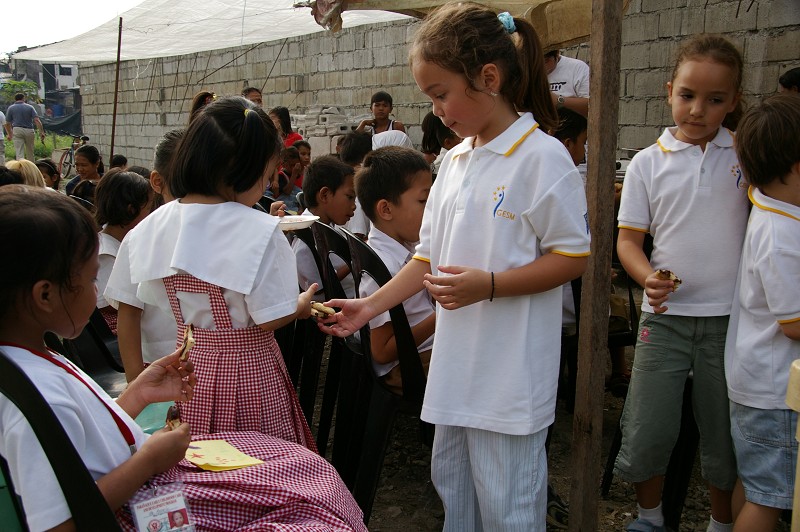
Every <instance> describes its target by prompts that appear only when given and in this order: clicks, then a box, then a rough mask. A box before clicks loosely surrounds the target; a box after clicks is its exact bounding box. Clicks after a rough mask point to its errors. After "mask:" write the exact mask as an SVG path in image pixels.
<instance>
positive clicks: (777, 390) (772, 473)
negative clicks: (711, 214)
mask: <svg viewBox="0 0 800 532" xmlns="http://www.w3.org/2000/svg"><path fill="white" fill-rule="evenodd" d="M736 154H737V155H738V157H739V162H740V164H741V169H742V172H743V173H744V177H745V178H746V179H747V182H748V183H749V184H750V189H749V197H750V201H751V203H752V204H753V208H752V210H751V212H750V220H749V222H748V225H747V232H746V234H745V240H744V247H743V250H742V261H741V266H740V268H739V280H738V283H737V289H736V297H735V299H734V306H733V309H732V312H731V323H730V327H729V328H728V338H727V342H726V346H725V370H726V378H727V382H728V398H729V399H730V416H731V435H732V436H733V443H734V450H735V453H736V461H737V465H738V468H737V469H738V473H739V480H738V481H737V483H736V487H735V488H734V492H733V516H734V520H735V521H734V530H735V531H738V530H747V531H756V532H757V531H761V530H764V531H767V530H774V529H775V525H776V524H777V522H778V518H779V517H780V513H781V510H782V509H789V508H791V507H792V496H793V491H794V473H795V468H796V464H797V441H796V440H795V433H796V430H797V415H796V414H795V413H794V412H793V411H792V410H790V409H788V408H787V407H786V403H785V402H784V400H785V398H786V389H787V383H788V378H789V368H790V367H791V364H792V361H794V360H795V359H796V358H798V356H800V284H798V283H797V272H798V271H800V223H798V222H800V96H798V95H796V94H790V93H786V94H781V95H778V96H775V97H773V98H769V99H768V100H765V101H764V102H763V103H761V105H759V106H757V107H755V108H753V109H751V110H750V111H749V112H748V114H747V115H746V116H745V117H744V118H743V119H742V121H741V122H740V124H739V128H738V130H737V135H736Z"/></svg>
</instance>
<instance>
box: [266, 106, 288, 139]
mask: <svg viewBox="0 0 800 532" xmlns="http://www.w3.org/2000/svg"><path fill="white" fill-rule="evenodd" d="M269 114H271V115H275V116H277V117H278V121H279V122H280V123H281V129H282V130H283V134H284V135H289V134H291V133H294V131H292V117H291V116H290V115H289V109H287V108H286V107H282V106H279V107H273V108H272V109H270V110H269Z"/></svg>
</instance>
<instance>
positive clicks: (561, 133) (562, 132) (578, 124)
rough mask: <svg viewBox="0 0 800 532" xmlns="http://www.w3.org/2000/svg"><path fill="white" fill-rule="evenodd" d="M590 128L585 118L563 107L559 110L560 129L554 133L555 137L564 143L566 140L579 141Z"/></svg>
mask: <svg viewBox="0 0 800 532" xmlns="http://www.w3.org/2000/svg"><path fill="white" fill-rule="evenodd" d="M588 127H589V123H588V122H587V120H586V117H585V116H583V115H582V114H580V113H576V112H575V111H573V110H571V109H567V108H565V107H562V108H561V109H559V110H558V129H556V130H555V131H554V132H553V136H554V137H555V138H557V139H558V140H560V141H562V142H563V141H565V140H566V139H571V140H573V141H577V140H578V136H579V135H580V134H581V133H583V132H584V131H586V129H587V128H588Z"/></svg>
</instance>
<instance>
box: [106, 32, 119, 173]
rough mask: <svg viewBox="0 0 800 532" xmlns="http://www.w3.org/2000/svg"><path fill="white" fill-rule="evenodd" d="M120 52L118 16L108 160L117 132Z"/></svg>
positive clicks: (110, 156)
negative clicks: (115, 71)
mask: <svg viewBox="0 0 800 532" xmlns="http://www.w3.org/2000/svg"><path fill="white" fill-rule="evenodd" d="M121 52H122V17H119V35H118V37H117V73H116V76H115V79H114V114H113V115H112V116H111V154H110V155H109V156H108V160H109V162H110V161H111V158H112V157H114V137H115V136H116V132H117V98H118V97H119V63H120V54H121Z"/></svg>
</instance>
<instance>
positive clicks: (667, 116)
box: [640, 93, 674, 127]
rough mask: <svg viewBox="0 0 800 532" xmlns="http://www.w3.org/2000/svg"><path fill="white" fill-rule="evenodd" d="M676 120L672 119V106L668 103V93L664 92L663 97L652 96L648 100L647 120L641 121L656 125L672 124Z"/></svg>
mask: <svg viewBox="0 0 800 532" xmlns="http://www.w3.org/2000/svg"><path fill="white" fill-rule="evenodd" d="M673 123H674V120H672V111H671V108H670V106H669V105H668V104H667V95H666V93H664V96H663V97H660V98H650V99H648V100H647V115H646V117H645V120H643V121H642V122H640V124H642V125H644V124H647V125H654V126H658V125H661V126H664V127H666V126H671V125H673Z"/></svg>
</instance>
